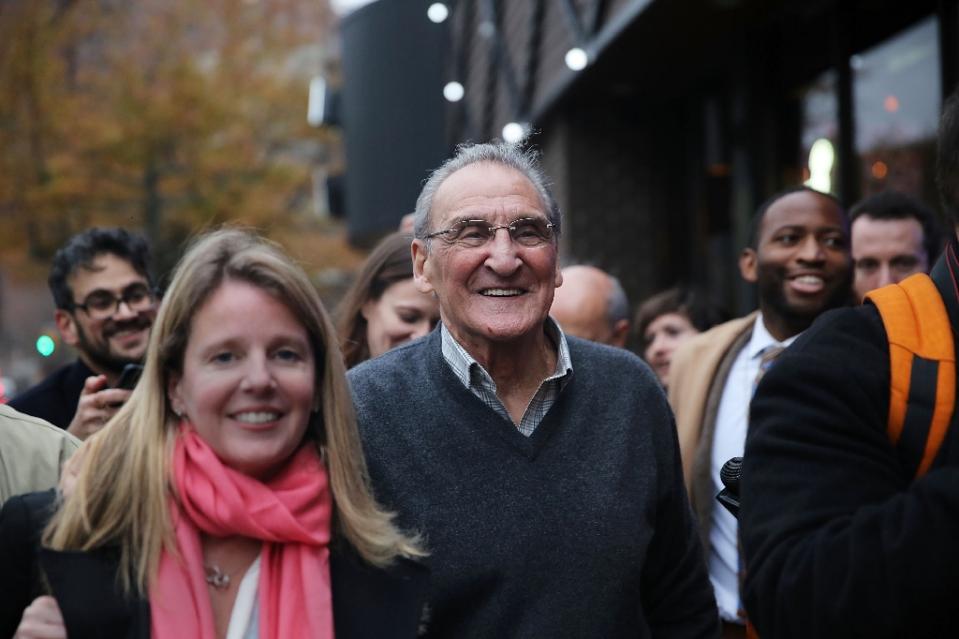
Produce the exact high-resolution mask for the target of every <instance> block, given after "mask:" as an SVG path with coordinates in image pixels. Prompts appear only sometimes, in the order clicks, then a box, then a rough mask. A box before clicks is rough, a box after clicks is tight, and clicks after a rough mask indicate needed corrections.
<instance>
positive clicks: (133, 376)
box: [114, 364, 143, 390]
mask: <svg viewBox="0 0 959 639" xmlns="http://www.w3.org/2000/svg"><path fill="white" fill-rule="evenodd" d="M142 372H143V367H142V366H140V365H139V364H127V365H126V366H124V367H123V372H122V373H120V379H119V381H117V385H116V386H114V388H124V389H126V390H133V387H134V386H136V385H137V380H139V379H140V373H142Z"/></svg>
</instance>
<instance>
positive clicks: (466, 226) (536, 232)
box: [426, 217, 553, 248]
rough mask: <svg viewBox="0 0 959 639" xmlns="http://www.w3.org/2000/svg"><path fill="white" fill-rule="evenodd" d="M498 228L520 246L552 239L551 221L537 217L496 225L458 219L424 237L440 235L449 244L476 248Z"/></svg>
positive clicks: (482, 221) (538, 244)
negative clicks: (504, 230)
mask: <svg viewBox="0 0 959 639" xmlns="http://www.w3.org/2000/svg"><path fill="white" fill-rule="evenodd" d="M500 229H506V231H507V232H508V233H509V236H510V239H512V240H513V241H514V242H516V243H517V244H519V245H520V246H528V247H535V246H542V245H544V244H547V243H549V242H550V241H551V240H552V239H553V223H552V222H548V221H546V220H545V219H543V218H538V217H521V218H519V219H516V220H513V221H512V222H510V223H509V224H498V225H497V224H490V223H489V222H487V221H485V220H460V221H459V222H457V223H456V224H454V225H453V226H451V227H449V228H448V229H443V230H442V231H436V232H434V233H430V234H429V235H427V236H426V239H432V238H434V237H440V236H442V237H443V239H444V240H445V241H446V242H448V243H450V244H455V245H457V246H462V247H466V248H477V247H480V246H483V245H484V244H486V243H487V242H489V241H490V240H491V239H493V237H494V236H495V235H496V231H498V230H500Z"/></svg>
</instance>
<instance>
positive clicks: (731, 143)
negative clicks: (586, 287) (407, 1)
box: [445, 0, 959, 311]
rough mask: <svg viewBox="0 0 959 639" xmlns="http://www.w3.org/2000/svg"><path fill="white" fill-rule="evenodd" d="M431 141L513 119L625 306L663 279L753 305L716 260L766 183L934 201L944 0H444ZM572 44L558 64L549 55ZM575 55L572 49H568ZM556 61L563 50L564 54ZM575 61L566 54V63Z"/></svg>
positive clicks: (487, 130) (578, 238)
mask: <svg viewBox="0 0 959 639" xmlns="http://www.w3.org/2000/svg"><path fill="white" fill-rule="evenodd" d="M451 8H452V13H451V15H450V19H449V21H448V29H449V36H450V47H451V52H450V56H449V58H448V61H447V68H446V71H445V72H446V74H447V78H446V79H447V80H456V81H458V82H460V83H461V84H462V85H463V87H464V89H465V92H464V97H463V99H462V100H460V101H458V102H453V103H449V105H448V108H447V114H446V124H445V126H446V130H447V136H448V139H447V143H448V146H452V145H453V144H454V143H456V142H460V141H463V140H474V141H480V140H487V139H492V138H498V137H502V135H503V133H502V131H503V127H504V126H505V125H506V124H508V123H510V122H515V123H520V124H526V125H528V127H529V128H530V129H531V130H532V134H531V136H530V138H529V140H530V143H531V144H533V145H534V146H537V147H539V148H540V149H541V150H542V151H543V154H544V160H545V162H546V166H547V169H548V171H549V174H550V175H551V177H552V178H553V180H554V183H555V188H556V192H557V197H558V199H559V202H560V204H561V206H562V208H563V211H564V215H565V221H566V231H565V234H564V239H563V243H564V251H565V254H566V257H567V259H570V260H574V261H579V262H589V263H593V264H596V265H598V266H601V267H603V268H606V269H608V270H610V271H612V272H614V273H616V274H617V275H619V277H620V278H621V279H622V281H623V284H624V286H625V287H626V289H627V291H628V292H629V294H630V297H631V299H632V300H633V301H634V302H639V301H640V300H641V299H643V298H644V297H645V296H647V295H649V294H651V293H653V292H655V291H657V290H659V289H662V288H665V287H667V286H670V285H672V284H674V283H676V282H680V281H685V282H695V283H700V284H705V285H706V286H708V287H709V288H710V289H711V290H712V291H713V293H714V295H715V296H716V297H717V299H719V300H721V301H725V302H726V303H727V304H728V305H729V306H730V308H731V309H733V310H737V311H741V310H746V309H748V308H750V307H751V306H752V304H753V302H754V300H753V299H752V292H751V291H750V290H749V287H746V286H744V285H742V284H741V283H740V280H739V276H738V273H737V271H736V267H735V259H736V256H737V254H738V252H739V249H740V248H741V246H742V244H743V242H744V241H745V234H746V227H747V222H748V220H749V218H750V216H751V215H752V212H753V211H754V209H755V208H756V206H757V205H758V203H759V202H761V201H762V200H764V199H765V198H766V197H767V196H768V195H770V194H772V193H773V192H775V191H777V190H779V189H781V188H785V187H788V186H794V185H796V184H799V183H802V182H806V183H808V184H810V185H811V186H814V187H815V188H819V189H821V190H826V191H830V192H832V193H834V194H836V195H837V196H839V197H840V199H842V200H843V201H844V202H845V203H846V204H847V205H848V204H852V203H853V202H855V201H856V200H857V199H858V198H860V197H861V196H863V195H867V194H869V193H872V192H875V191H879V190H882V189H884V188H890V187H891V188H898V189H900V190H905V191H907V192H911V193H914V194H916V195H918V196H920V197H922V198H923V199H925V200H926V201H927V202H929V203H930V204H932V205H936V206H937V205H938V202H937V200H936V199H935V189H934V185H933V177H932V176H933V159H932V158H933V149H934V144H935V127H936V120H937V116H938V111H939V107H940V104H941V100H942V97H943V96H944V95H946V94H948V92H949V91H950V90H951V89H952V87H954V86H955V84H956V80H957V64H959V51H957V39H959V37H957V31H959V11H957V2H956V1H955V0H940V1H938V2H937V1H934V0H914V1H913V2H909V3H905V2H898V1H892V0H846V1H841V0H807V1H805V2H790V1H787V0H605V1H604V0H517V1H513V0H459V1H458V2H456V3H455V4H454V5H453V6H452V7H451ZM574 48H579V49H581V50H582V51H583V52H585V54H586V56H587V59H588V64H587V65H586V66H585V68H583V69H581V70H578V71H575V70H573V69H572V68H570V67H569V66H567V63H566V59H567V57H568V56H567V53H568V52H569V51H570V50H571V49H574ZM573 55H575V54H573ZM573 62H574V63H575V60H573ZM574 66H575V65H574Z"/></svg>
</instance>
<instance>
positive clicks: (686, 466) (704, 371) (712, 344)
mask: <svg viewBox="0 0 959 639" xmlns="http://www.w3.org/2000/svg"><path fill="white" fill-rule="evenodd" d="M757 314H758V311H754V312H752V313H750V314H749V315H747V316H745V317H740V318H738V319H734V320H730V321H728V322H725V323H724V324H720V325H719V326H714V327H713V328H711V329H710V330H708V331H706V332H705V333H700V334H699V335H696V336H695V337H693V338H691V339H689V340H687V341H686V342H684V343H683V344H682V345H681V346H680V347H679V348H677V349H676V352H675V353H673V359H672V361H671V362H670V365H669V403H670V405H671V406H672V408H673V412H674V413H675V414H676V431H677V433H678V435H679V451H680V454H681V455H682V461H683V478H684V479H685V480H686V490H688V491H690V495H691V496H692V493H693V491H692V485H693V475H694V465H695V464H694V462H695V460H696V457H697V454H696V451H697V448H699V444H700V439H701V438H702V435H703V425H704V424H705V423H706V419H707V417H708V418H709V419H710V420H712V421H715V419H716V414H715V412H716V410H718V408H719V406H718V401H717V402H715V404H716V405H715V406H712V407H711V408H712V410H711V413H712V414H711V415H707V414H706V412H707V410H706V408H707V403H708V402H709V397H710V390H711V389H712V387H713V380H714V379H715V377H716V373H717V371H718V370H719V367H720V364H722V363H723V360H724V358H725V356H726V355H727V354H728V353H729V351H730V348H731V347H732V346H733V345H734V344H736V342H737V341H741V342H744V340H743V337H744V336H746V335H751V334H752V326H753V323H754V322H755V321H756V315H757ZM747 339H748V337H747ZM727 361H728V360H727ZM727 372H728V371H727ZM716 390H718V391H719V392H720V393H721V391H722V389H716ZM710 444H711V442H710ZM710 448H712V446H711V445H710ZM707 471H708V469H707Z"/></svg>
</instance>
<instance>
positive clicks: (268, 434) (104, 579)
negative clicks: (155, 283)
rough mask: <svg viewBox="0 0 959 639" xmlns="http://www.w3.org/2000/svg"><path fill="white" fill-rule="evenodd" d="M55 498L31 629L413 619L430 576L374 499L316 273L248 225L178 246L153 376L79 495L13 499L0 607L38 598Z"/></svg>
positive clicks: (94, 455) (404, 622)
mask: <svg viewBox="0 0 959 639" xmlns="http://www.w3.org/2000/svg"><path fill="white" fill-rule="evenodd" d="M51 508H55V512H54V514H53V517H52V520H50V522H49V524H48V525H47V526H46V530H45V531H44V533H43V539H42V545H43V549H42V552H41V553H40V557H41V559H40V564H41V566H42V572H43V577H44V579H45V580H46V581H47V582H48V584H49V586H50V591H51V592H52V597H51V596H44V597H39V598H37V599H35V600H34V601H33V603H32V604H30V606H29V607H28V608H27V609H26V612H25V613H24V614H23V618H22V621H21V622H20V626H19V629H18V631H17V637H58V636H66V635H67V634H68V635H69V637H70V638H71V639H80V638H82V637H94V636H101V637H106V636H109V637H154V638H167V637H170V638H174V639H186V638H187V637H189V638H191V639H192V638H194V637H196V638H201V639H212V638H214V637H216V638H222V637H228V638H233V637H241V638H244V639H247V638H251V637H252V638H259V639H268V638H281V637H282V638H287V637H304V638H306V637H333V636H334V629H335V635H336V637H338V638H339V639H343V638H345V637H355V636H397V637H414V636H415V635H416V631H417V626H418V622H419V620H420V615H421V608H422V598H423V596H424V594H425V580H426V576H425V574H424V573H423V571H424V570H425V569H423V568H422V567H421V566H420V565H418V564H416V563H414V562H412V561H408V560H407V559H406V558H415V557H418V556H420V555H422V551H421V550H420V549H419V548H418V546H417V542H416V541H415V540H413V539H410V538H408V537H406V536H404V535H403V534H402V533H401V532H399V531H398V530H397V529H396V528H395V527H394V526H393V524H392V515H391V514H390V513H387V512H385V511H383V510H382V509H380V507H379V506H378V505H377V504H376V502H375V501H374V499H373V497H372V495H371V492H370V489H369V485H368V480H367V474H366V465H365V461H364V458H363V455H362V449H361V446H360V441H359V436H358V433H357V429H356V423H355V418H354V414H353V408H352V403H351V400H350V395H349V391H348V388H347V384H346V380H345V371H344V368H343V364H342V360H341V358H340V354H339V350H338V349H337V347H336V344H335V336H334V333H333V330H332V326H331V324H330V322H329V320H328V319H327V316H326V313H325V311H324V310H323V307H322V304H321V303H320V300H319V297H318V296H317V294H316V292H315V290H314V289H313V287H312V285H311V284H310V282H309V280H308V278H307V277H306V274H305V273H304V272H303V271H302V270H301V269H300V268H299V267H297V266H296V265H294V264H293V262H292V261H291V260H290V259H289V258H288V257H287V256H286V255H285V254H283V252H282V251H281V250H280V249H279V248H277V247H276V246H275V245H273V244H271V243H269V242H267V241H266V240H263V239H261V238H259V237H257V236H255V235H252V234H250V233H247V232H244V231H237V230H226V231H218V232H214V233H212V234H209V235H207V236H206V237H203V238H201V239H200V240H199V241H198V242H196V243H195V244H194V245H193V246H192V248H190V250H189V251H188V252H187V254H186V255H185V256H184V258H183V259H182V260H181V262H180V264H179V266H178V267H177V271H176V274H175V275H174V277H173V281H172V283H171V285H170V287H169V289H168V291H167V294H166V296H165V298H164V300H163V303H162V305H161V307H160V310H159V313H158V315H157V319H156V323H155V325H154V329H153V332H152V334H151V336H150V343H149V347H148V350H147V355H146V362H145V370H144V372H143V376H142V379H141V380H140V383H139V385H138V386H137V387H136V390H135V391H134V392H133V394H132V395H131V397H130V399H129V400H128V401H127V402H126V403H125V404H124V406H123V407H122V408H121V409H120V411H119V412H118V413H117V414H116V416H115V417H114V418H113V419H112V420H111V421H110V423H109V424H108V425H107V427H106V428H104V429H103V430H102V431H101V432H100V433H98V434H97V435H96V436H94V437H93V438H91V439H90V440H89V441H88V442H87V444H86V446H85V448H84V450H83V452H82V459H81V461H80V466H79V474H78V477H77V480H76V483H75V485H74V487H73V488H72V490H71V492H70V494H69V496H68V497H67V498H66V499H65V500H63V501H62V503H55V502H54V498H53V493H52V491H51V492H48V493H33V494H31V495H26V496H22V497H15V498H13V499H12V500H10V501H8V502H7V503H6V504H5V506H4V508H3V512H2V514H0V559H3V560H5V563H4V576H3V577H2V578H0V582H2V583H3V586H2V590H0V595H2V596H0V607H2V608H3V610H4V613H3V614H2V615H0V619H3V620H6V619H9V618H10V616H11V615H10V614H9V612H10V610H11V608H13V609H16V608H18V607H19V608H20V609H22V608H23V607H25V606H26V605H27V603H28V602H29V600H30V597H31V588H29V587H25V585H30V586H32V585H33V584H34V583H36V581H38V579H37V575H38V574H39V569H38V567H37V566H36V564H35V562H34V560H33V558H34V557H35V556H36V555H35V554H34V553H32V552H31V551H30V545H31V544H30V537H31V535H32V534H34V533H33V531H34V530H38V529H39V528H41V527H42V526H43V522H44V521H45V520H46V519H47V518H48V517H49V513H50V509H51ZM17 544H19V546H18V545H17ZM24 575H28V576H26V577H25V576H24ZM18 616H19V615H18ZM334 627H335V628H334ZM8 630H9V629H8V628H0V634H2V631H8ZM6 636H9V635H6Z"/></svg>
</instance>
